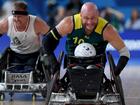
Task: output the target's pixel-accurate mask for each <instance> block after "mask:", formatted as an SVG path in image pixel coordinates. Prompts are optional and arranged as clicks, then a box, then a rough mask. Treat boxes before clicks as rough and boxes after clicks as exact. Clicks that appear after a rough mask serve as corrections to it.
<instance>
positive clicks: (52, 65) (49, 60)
mask: <svg viewBox="0 0 140 105" xmlns="http://www.w3.org/2000/svg"><path fill="white" fill-rule="evenodd" d="M43 62H44V65H45V66H46V67H47V68H48V69H49V70H50V72H51V74H54V73H55V72H56V71H57V70H59V69H60V64H59V63H58V61H57V59H56V57H55V55H54V54H44V55H43Z"/></svg>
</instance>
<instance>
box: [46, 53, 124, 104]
mask: <svg viewBox="0 0 140 105" xmlns="http://www.w3.org/2000/svg"><path fill="white" fill-rule="evenodd" d="M107 56H108V61H109V65H110V74H111V75H110V76H111V78H110V79H108V78H107V77H106V76H105V74H103V75H104V78H103V79H105V81H106V80H108V81H109V85H110V87H111V90H112V92H111V93H107V94H104V95H101V92H97V94H96V97H95V98H93V99H77V98H76V94H75V93H74V92H72V90H71V89H69V90H67V91H66V92H52V90H53V86H54V84H55V82H56V79H58V76H59V75H58V74H59V71H58V72H56V73H55V74H54V76H53V78H52V79H51V80H50V81H49V82H50V83H52V84H48V85H51V86H50V89H48V90H47V95H48V96H47V97H46V102H45V105H75V104H84V105H87V104H90V105H91V104H94V105H96V104H97V105H111V104H112V105H113V104H115V105H116V104H117V105H125V100H124V95H123V88H122V83H121V79H120V77H119V76H115V75H114V70H115V63H114V60H113V57H112V55H111V54H110V52H107ZM48 93H49V94H48Z"/></svg>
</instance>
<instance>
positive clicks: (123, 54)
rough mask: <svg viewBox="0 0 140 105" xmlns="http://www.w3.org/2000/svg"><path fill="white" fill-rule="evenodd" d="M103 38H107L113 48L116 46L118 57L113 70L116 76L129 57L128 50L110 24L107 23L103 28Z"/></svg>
mask: <svg viewBox="0 0 140 105" xmlns="http://www.w3.org/2000/svg"><path fill="white" fill-rule="evenodd" d="M104 39H105V40H107V41H108V42H109V43H110V44H111V45H112V46H113V47H114V48H116V49H117V50H118V51H119V54H120V58H119V60H118V63H117V65H116V68H115V70H114V73H115V75H116V76H118V75H119V74H120V73H121V71H122V70H123V69H124V67H125V66H126V64H127V62H128V60H129V58H130V53H129V50H128V49H127V47H126V46H125V44H124V42H123V40H122V39H121V37H120V36H119V34H118V32H117V31H116V30H115V28H114V27H113V26H111V25H108V26H107V28H106V29H105V31H104Z"/></svg>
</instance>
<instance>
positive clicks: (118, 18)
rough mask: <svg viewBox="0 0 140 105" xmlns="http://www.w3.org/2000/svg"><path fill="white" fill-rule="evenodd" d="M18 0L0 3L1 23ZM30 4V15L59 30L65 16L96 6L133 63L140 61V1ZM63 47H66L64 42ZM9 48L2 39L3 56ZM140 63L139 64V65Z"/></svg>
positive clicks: (66, 0) (56, 0) (55, 0)
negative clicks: (115, 30)
mask: <svg viewBox="0 0 140 105" xmlns="http://www.w3.org/2000/svg"><path fill="white" fill-rule="evenodd" d="M15 1H17V0H0V19H3V18H6V17H7V16H9V15H11V10H12V8H13V6H12V5H13V2H15ZM25 1H26V2H27V3H28V5H29V6H28V10H29V13H31V14H33V15H37V16H39V17H41V18H42V19H43V20H45V21H46V22H47V23H48V24H49V25H50V26H51V27H53V26H55V25H56V24H58V23H59V22H60V20H62V19H63V18H64V17H65V16H69V15H72V14H75V13H78V12H79V11H80V8H81V6H82V4H83V3H84V2H88V1H91V2H94V3H95V4H96V5H97V6H98V8H99V10H100V16H102V17H104V18H105V19H106V20H108V21H109V22H110V23H111V24H112V25H114V26H115V27H116V28H117V30H118V32H119V33H120V35H121V37H122V38H123V39H124V41H125V43H126V45H127V47H128V48H129V50H130V51H131V59H132V60H133V59H135V61H138V59H139V58H140V0H135V1H132V0H25ZM62 40H63V41H61V43H60V45H59V48H58V49H59V50H56V54H58V53H59V52H58V51H60V49H62V50H64V47H63V46H61V45H62V44H64V43H65V38H63V39H62ZM8 46H9V39H8V38H7V37H6V36H4V37H2V38H0V52H3V51H4V50H5V48H6V47H8ZM107 49H108V50H110V51H112V53H113V55H114V57H115V58H118V53H117V52H116V51H114V49H113V48H112V47H111V46H110V45H109V46H108V48H107ZM135 63H138V62H135Z"/></svg>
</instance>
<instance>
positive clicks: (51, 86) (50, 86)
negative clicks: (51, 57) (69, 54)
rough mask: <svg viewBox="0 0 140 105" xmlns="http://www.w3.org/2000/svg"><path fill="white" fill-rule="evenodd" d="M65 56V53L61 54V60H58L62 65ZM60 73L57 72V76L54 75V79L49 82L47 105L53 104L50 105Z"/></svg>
mask: <svg viewBox="0 0 140 105" xmlns="http://www.w3.org/2000/svg"><path fill="white" fill-rule="evenodd" d="M63 56H64V52H61V53H60V55H59V58H58V62H59V63H60V65H61V63H62V59H63ZM59 72H60V71H59V70H57V71H56V72H55V74H54V75H53V77H52V78H51V79H50V80H49V81H47V95H46V99H45V105H51V104H49V101H50V98H51V94H52V91H53V88H54V85H55V83H56V81H57V79H58V77H59Z"/></svg>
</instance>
